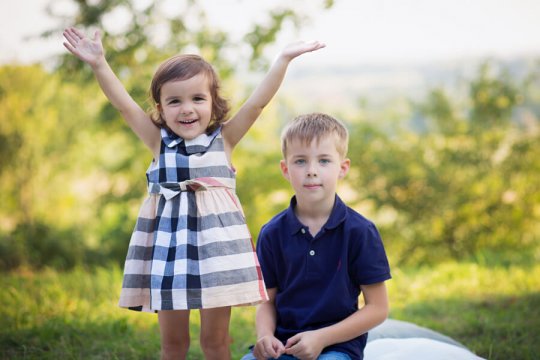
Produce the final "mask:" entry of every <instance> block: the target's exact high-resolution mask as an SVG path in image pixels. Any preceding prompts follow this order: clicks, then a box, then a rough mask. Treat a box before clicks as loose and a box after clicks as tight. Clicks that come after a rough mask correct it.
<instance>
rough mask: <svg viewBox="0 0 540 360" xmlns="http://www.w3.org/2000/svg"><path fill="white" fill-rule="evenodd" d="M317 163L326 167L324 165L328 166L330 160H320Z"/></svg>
mask: <svg viewBox="0 0 540 360" xmlns="http://www.w3.org/2000/svg"><path fill="white" fill-rule="evenodd" d="M319 162H320V163H321V164H324V165H326V164H329V163H330V160H329V159H321V160H319Z"/></svg>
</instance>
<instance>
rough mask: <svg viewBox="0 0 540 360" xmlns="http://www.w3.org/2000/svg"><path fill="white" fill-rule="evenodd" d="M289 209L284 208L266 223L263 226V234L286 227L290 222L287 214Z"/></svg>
mask: <svg viewBox="0 0 540 360" xmlns="http://www.w3.org/2000/svg"><path fill="white" fill-rule="evenodd" d="M288 211H289V208H286V209H285V210H282V211H280V212H279V213H277V214H276V215H274V216H273V217H272V218H271V219H270V220H269V221H268V222H267V223H266V224H264V225H263V226H262V227H261V234H263V233H266V232H271V231H277V230H280V229H284V228H286V227H287V225H288V222H289V221H288V216H287V213H288Z"/></svg>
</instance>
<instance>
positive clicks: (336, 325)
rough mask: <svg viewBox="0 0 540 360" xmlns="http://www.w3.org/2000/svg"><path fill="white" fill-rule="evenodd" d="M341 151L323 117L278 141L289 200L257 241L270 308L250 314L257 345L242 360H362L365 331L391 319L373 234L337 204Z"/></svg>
mask: <svg viewBox="0 0 540 360" xmlns="http://www.w3.org/2000/svg"><path fill="white" fill-rule="evenodd" d="M347 146H348V133H347V129H346V128H345V126H344V125H343V124H342V123H341V122H339V121H338V120H336V119H334V118H332V117H330V116H328V115H325V114H308V115H302V116H299V117H297V118H296V119H294V120H293V121H292V122H291V123H290V124H289V125H288V126H287V128H286V129H285V130H284V132H283V135H282V152H283V160H282V161H281V171H282V173H283V175H284V177H285V178H286V179H287V180H288V181H289V182H290V183H291V185H292V187H293V189H294V192H295V195H294V196H293V198H292V199H291V202H290V207H289V208H288V209H287V210H285V211H283V212H281V213H279V214H278V215H276V216H275V217H274V218H272V219H271V220H270V222H268V223H267V224H266V225H264V226H263V228H262V229H261V232H260V235H259V239H258V242H257V254H258V256H259V261H260V263H261V269H262V272H263V276H264V280H265V283H266V286H267V291H268V295H269V298H270V300H269V301H268V302H266V303H264V304H261V305H259V306H258V308H257V316H256V328H257V343H256V345H255V346H254V348H253V352H252V353H250V354H248V355H246V356H244V357H243V360H249V359H257V360H262V359H270V358H276V359H277V358H279V359H301V360H312V359H354V360H357V359H363V350H364V347H365V345H366V339H367V331H368V330H370V329H371V328H373V327H375V326H376V325H378V324H380V323H381V322H383V321H384V320H385V319H386V317H387V316H388V297H387V292H386V286H385V283H384V281H386V280H388V279H390V278H391V276H390V268H389V265H388V260H387V257H386V253H385V251H384V247H383V243H382V240H381V238H380V236H379V233H378V231H377V229H376V227H375V225H374V224H373V223H372V222H371V221H369V220H368V219H366V218H364V217H363V216H362V215H360V214H358V213H357V212H355V211H354V210H352V209H351V208H349V207H347V206H346V205H345V204H344V203H343V201H342V200H341V199H340V198H339V197H338V196H337V195H336V187H337V183H338V180H339V179H341V178H343V177H344V176H345V175H346V174H347V172H348V170H349V166H350V160H349V159H347V158H346V155H347ZM360 293H362V295H363V298H364V304H365V305H363V306H362V307H361V308H360V309H359V308H358V297H359V295H360Z"/></svg>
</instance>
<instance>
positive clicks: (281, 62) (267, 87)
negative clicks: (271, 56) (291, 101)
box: [222, 41, 326, 149]
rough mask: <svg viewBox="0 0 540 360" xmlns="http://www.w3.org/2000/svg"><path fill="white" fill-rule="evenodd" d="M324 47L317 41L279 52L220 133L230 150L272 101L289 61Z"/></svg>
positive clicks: (293, 45) (296, 44) (301, 43)
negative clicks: (256, 85) (260, 80)
mask: <svg viewBox="0 0 540 360" xmlns="http://www.w3.org/2000/svg"><path fill="white" fill-rule="evenodd" d="M325 46H326V45H325V44H322V43H320V42H318V41H313V42H297V43H293V44H290V45H288V46H287V47H286V48H285V49H284V50H283V51H282V52H281V54H280V55H279V56H278V58H277V59H276V60H275V61H274V63H273V65H272V67H271V68H270V70H269V71H268V73H267V74H266V76H265V77H264V79H263V81H262V82H261V83H260V84H259V86H258V87H257V88H256V89H255V91H254V92H253V94H251V96H250V97H249V98H248V99H247V101H246V102H245V103H244V105H242V107H241V108H240V110H239V111H238V113H237V114H235V115H234V116H233V117H232V118H231V119H230V120H229V121H227V122H226V123H225V124H224V126H223V131H222V133H223V137H224V139H225V141H226V143H227V145H228V146H229V147H230V149H232V148H234V146H235V145H236V144H237V143H238V142H239V141H240V139H241V138H242V137H243V136H244V135H245V134H246V132H247V131H248V130H249V128H250V127H251V125H253V123H254V122H255V120H256V119H257V117H258V116H259V114H260V113H261V111H262V110H263V108H264V107H265V106H266V105H267V104H268V103H269V102H270V100H272V97H273V96H274V94H275V93H276V92H277V90H278V89H279V87H280V85H281V83H282V81H283V78H284V77H285V72H286V71H287V67H288V66H289V63H290V62H291V60H293V59H294V58H295V57H297V56H300V55H302V54H304V53H306V52H311V51H315V50H319V49H321V48H323V47H325Z"/></svg>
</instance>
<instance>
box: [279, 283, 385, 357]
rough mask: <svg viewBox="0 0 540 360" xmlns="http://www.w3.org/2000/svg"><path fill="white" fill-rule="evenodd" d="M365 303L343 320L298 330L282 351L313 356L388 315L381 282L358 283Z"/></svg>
mask: <svg viewBox="0 0 540 360" xmlns="http://www.w3.org/2000/svg"><path fill="white" fill-rule="evenodd" d="M360 289H361V290H362V293H363V296H364V302H365V305H364V306H363V307H362V308H361V309H359V310H358V311H356V312H355V313H354V314H351V315H350V316H349V317H347V318H345V319H343V320H342V321H340V322H338V323H336V324H334V325H332V326H328V327H326V328H322V329H318V330H313V331H306V332H303V333H299V334H297V335H295V336H293V337H291V338H290V339H289V340H287V343H286V344H285V349H286V350H285V353H286V354H289V355H294V356H296V357H298V358H301V359H316V358H317V357H318V356H319V354H320V353H321V351H322V350H323V349H324V348H326V347H328V346H330V345H333V344H338V343H342V342H346V341H349V340H351V339H354V338H355V337H358V336H360V335H362V334H364V333H366V332H367V331H369V330H370V329H372V328H374V327H375V326H377V325H378V324H380V323H382V322H383V321H384V320H385V319H386V318H387V317H388V309H389V306H388V295H387V292H386V285H385V283H384V282H380V283H376V284H372V285H361V286H360Z"/></svg>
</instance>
